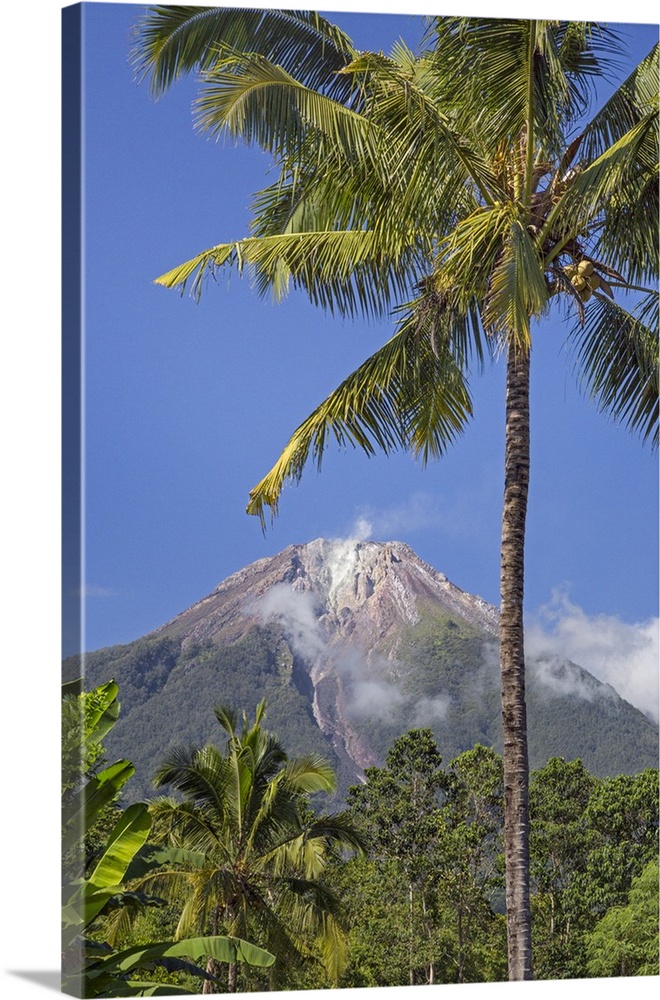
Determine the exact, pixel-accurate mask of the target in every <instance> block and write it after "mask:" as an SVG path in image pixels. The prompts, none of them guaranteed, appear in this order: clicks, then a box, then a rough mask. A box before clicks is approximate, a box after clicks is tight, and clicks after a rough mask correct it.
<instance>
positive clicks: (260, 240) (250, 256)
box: [156, 229, 414, 316]
mask: <svg viewBox="0 0 660 1000" xmlns="http://www.w3.org/2000/svg"><path fill="white" fill-rule="evenodd" d="M413 254H414V234H406V233H396V234H392V242H391V245H390V246H389V247H388V246H383V244H382V241H381V240H379V238H378V234H376V233H374V232H370V231H368V230H360V229H356V230H352V231H343V232H337V231H327V232H302V233H284V234H279V235H274V236H263V237H247V238H246V239H243V240H238V241H236V242H235V243H225V244H218V245H217V246H215V247H211V248H210V249H209V250H205V251H204V252H203V253H201V254H198V255H197V256H196V257H193V258H192V259H191V260H189V261H186V262H185V263H183V264H180V265H179V266H178V267H175V268H173V269H172V270H170V271H168V272H166V273H165V274H163V275H161V276H160V277H159V278H157V279H156V284H159V285H163V286H165V287H166V288H180V290H181V293H182V294H183V292H184V291H185V288H186V286H187V284H188V282H191V294H192V295H193V296H194V297H195V298H196V299H199V297H200V295H201V292H202V284H203V279H204V277H205V275H206V274H207V273H208V274H211V275H214V274H215V273H216V272H217V270H218V268H221V267H224V266H235V267H236V268H237V269H238V270H239V273H240V272H242V270H243V268H244V267H245V265H249V266H250V267H251V269H252V273H253V276H254V283H255V286H256V288H257V290H258V291H259V293H260V294H262V295H264V294H266V293H267V292H271V293H272V295H273V296H274V297H275V299H276V300H278V299H281V298H282V297H283V296H284V295H285V294H286V293H287V292H288V290H289V288H290V286H293V287H294V288H301V289H303V290H304V291H305V292H306V293H307V295H308V296H309V298H310V299H311V301H312V302H313V304H314V305H318V306H321V307H322V308H325V309H328V310H330V311H331V312H334V311H337V312H338V313H339V314H340V315H342V316H345V315H348V316H355V315H365V316H382V315H384V314H386V313H387V312H388V311H389V308H390V306H391V304H392V303H393V302H394V301H396V299H397V298H398V297H399V296H400V295H401V294H402V293H403V292H405V291H407V290H408V279H409V274H408V267H407V263H408V261H409V260H410V259H411V257H412V256H413Z"/></svg>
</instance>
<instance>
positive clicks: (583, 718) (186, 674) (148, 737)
mask: <svg viewBox="0 0 660 1000" xmlns="http://www.w3.org/2000/svg"><path fill="white" fill-rule="evenodd" d="M497 619H498V611H497V609H496V608H495V607H493V606H492V605H490V604H488V603H486V602H485V601H484V600H482V599H481V598H480V597H475V596H473V595H471V594H468V593H466V592H465V591H463V590H461V589H460V588H459V587H457V586H456V585H455V584H453V583H452V582H450V581H449V580H448V579H447V577H446V576H445V575H444V574H443V573H441V572H438V571H437V570H436V569H434V568H433V567H431V566H429V565H428V564H426V563H424V562H423V561H422V560H421V559H420V558H419V557H418V556H417V555H416V554H415V553H414V552H413V551H412V549H410V548H409V546H407V545H405V544H403V543H401V542H372V541H351V540H348V541H347V540H342V541H328V540H325V539H317V540H316V541H313V542H309V543H308V544H305V545H291V546H289V547H288V548H286V549H284V550H283V551H282V552H280V553H278V554H277V555H275V556H272V557H268V558H265V559H260V560H258V561H257V562H254V563H252V564H251V565H249V566H246V567H245V568H244V569H242V570H240V571H239V572H237V573H234V574H233V575H232V576H230V577H228V578H227V579H226V580H224V581H223V582H222V583H220V584H219V585H218V587H216V589H215V590H214V591H213V592H212V593H211V594H209V595H208V596H206V597H204V598H203V599H202V600H200V601H198V602H197V603H196V604H194V605H193V606H192V607H190V608H188V609H187V610H186V611H183V612H182V613H181V614H179V615H178V616H177V617H176V618H174V619H173V620H172V621H170V622H168V623H167V624H165V625H163V626H161V627H160V628H158V629H156V630H155V631H154V632H152V633H150V634H149V635H147V636H144V637H143V638H141V639H138V640H136V641H135V642H133V643H130V644H128V645H125V646H114V647H110V648H108V649H104V650H98V651H96V652H91V653H88V654H86V657H85V667H86V685H87V686H88V687H90V686H92V685H93V684H96V683H100V682H102V681H105V680H108V679H110V678H111V677H114V678H115V679H116V680H117V681H118V683H119V686H120V698H121V706H122V707H121V716H120V720H119V722H118V724H117V725H116V727H115V729H114V730H113V732H112V733H111V735H110V737H109V738H108V741H107V750H108V754H109V755H111V754H112V755H116V756H124V757H128V758H129V759H130V760H132V761H133V762H134V763H135V764H136V768H137V773H136V777H135V778H133V779H132V781H131V783H130V784H131V786H132V787H130V786H129V796H128V797H129V798H131V797H132V798H133V799H135V798H139V797H142V796H145V795H148V794H149V793H150V791H151V785H150V778H151V776H152V775H153V772H154V770H155V767H156V766H157V764H158V760H159V757H160V755H162V753H163V751H164V749H165V748H166V747H167V746H168V745H171V744H172V743H180V742H186V743H190V742H192V743H198V744H201V743H204V742H206V741H209V740H214V739H216V738H217V737H218V736H219V728H218V724H217V722H216V721H215V718H214V716H213V711H212V708H213V706H214V705H216V704H228V705H231V706H233V707H235V708H237V709H239V710H241V711H242V710H245V711H246V712H247V713H248V715H251V714H252V712H253V710H254V707H255V705H256V703H257V702H258V701H259V700H260V699H262V698H265V699H266V701H267V704H268V714H267V724H268V726H269V728H271V729H272V730H273V731H275V732H276V733H277V734H278V736H279V737H280V738H281V740H282V742H283V743H284V745H285V746H286V747H287V749H288V750H289V752H290V753H291V754H292V755H298V754H301V753H304V752H306V751H312V750H313V751H318V752H321V753H323V754H324V755H325V756H326V757H328V758H329V759H330V760H331V761H332V763H333V764H334V766H335V767H336V769H337V772H338V776H339V792H338V796H339V797H341V796H343V795H344V794H345V792H346V789H347V788H348V786H349V785H350V784H354V783H355V782H357V781H359V780H360V779H361V777H362V775H363V772H364V769H365V768H367V767H369V766H371V765H374V764H378V763H381V762H382V761H383V759H384V756H385V753H386V752H387V749H388V747H389V746H390V745H391V743H392V742H393V740H394V739H396V737H397V736H399V735H401V733H403V732H405V731H407V730H408V729H410V728H414V727H422V726H424V727H426V726H428V727H430V728H432V729H433V731H434V733H435V736H436V739H437V742H438V745H439V747H440V750H441V752H442V754H443V756H444V757H445V759H446V760H450V759H451V758H452V757H453V756H455V755H456V754H458V753H460V752H462V751H463V750H465V749H468V748H470V747H472V746H473V745H474V744H475V743H482V744H485V745H488V746H494V747H495V749H497V750H501V736H500V728H501V722H500V705H499V667H498V656H497ZM78 670H79V664H78V663H77V662H76V661H75V660H74V659H72V660H71V661H68V662H67V663H66V664H65V676H66V675H68V676H71V675H73V674H75V673H76V671H78ZM527 691H528V718H529V743H530V760H531V764H532V767H540V766H542V765H543V764H544V763H545V762H546V760H547V759H548V758H549V757H551V756H563V757H566V758H567V759H574V758H576V757H580V758H581V759H582V761H583V763H584V764H585V766H586V767H587V768H588V769H589V770H590V771H592V773H594V774H598V775H605V774H615V773H634V772H636V771H638V770H641V769H642V768H644V767H649V766H656V764H657V753H658V727H657V725H656V724H655V723H654V722H652V721H651V720H650V719H648V718H647V717H646V716H645V715H643V714H642V713H641V712H639V711H638V710H637V709H635V708H634V707H633V706H632V705H630V704H628V703H627V702H625V701H624V700H623V699H621V698H620V697H619V696H618V695H617V693H616V692H615V691H614V689H613V688H612V687H610V686H609V685H605V684H601V683H600V682H599V681H598V680H596V678H595V677H593V676H592V675H591V674H589V673H587V671H585V670H583V669H581V668H580V666H579V665H577V664H574V663H570V662H569V661H562V660H558V659H556V658H552V659H548V658H545V659H536V660H530V661H529V662H528V681H527Z"/></svg>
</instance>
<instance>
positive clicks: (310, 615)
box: [245, 583, 327, 660]
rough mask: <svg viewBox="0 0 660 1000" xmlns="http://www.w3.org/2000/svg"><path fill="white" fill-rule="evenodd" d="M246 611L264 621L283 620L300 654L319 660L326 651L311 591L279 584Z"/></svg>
mask: <svg viewBox="0 0 660 1000" xmlns="http://www.w3.org/2000/svg"><path fill="white" fill-rule="evenodd" d="M245 610H246V611H247V612H248V613H251V614H256V615H257V617H259V618H261V619H262V621H264V622H268V621H276V622H279V624H280V625H281V626H282V628H283V629H284V632H285V634H286V635H287V637H288V639H289V640H290V642H291V645H292V646H293V649H294V652H296V653H298V655H300V656H302V657H305V658H306V659H311V660H316V659H318V658H319V657H322V656H324V655H325V654H326V652H327V643H326V640H325V637H324V635H323V632H322V631H321V627H320V625H319V623H318V621H317V615H316V611H317V608H316V601H315V599H314V596H313V594H310V593H309V592H308V591H302V590H294V589H293V588H292V587H291V586H289V585H288V584H286V583H278V584H276V585H275V586H274V587H271V588H270V590H268V591H267V592H266V593H265V594H264V595H263V597H260V598H259V599H258V600H255V601H252V602H251V603H250V604H249V605H248V606H247V607H246V609H245Z"/></svg>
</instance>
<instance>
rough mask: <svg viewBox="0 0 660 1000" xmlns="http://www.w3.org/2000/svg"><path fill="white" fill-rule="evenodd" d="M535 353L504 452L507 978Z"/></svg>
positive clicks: (517, 356) (514, 381) (520, 802)
mask: <svg viewBox="0 0 660 1000" xmlns="http://www.w3.org/2000/svg"><path fill="white" fill-rule="evenodd" d="M529 360H530V359H529V351H528V350H521V349H519V348H516V347H515V346H514V345H511V346H510V348H509V356H508V360H507V384H506V448H505V482H504V503H503V508H502V548H501V563H500V590H501V606H500V668H501V674H502V725H503V737H504V857H505V864H506V913H507V939H508V964H509V979H515V980H520V979H531V978H532V942H531V913H530V905H529V764H528V759H527V717H526V709H525V650H524V636H523V590H524V554H525V519H526V514H527V495H528V488H529Z"/></svg>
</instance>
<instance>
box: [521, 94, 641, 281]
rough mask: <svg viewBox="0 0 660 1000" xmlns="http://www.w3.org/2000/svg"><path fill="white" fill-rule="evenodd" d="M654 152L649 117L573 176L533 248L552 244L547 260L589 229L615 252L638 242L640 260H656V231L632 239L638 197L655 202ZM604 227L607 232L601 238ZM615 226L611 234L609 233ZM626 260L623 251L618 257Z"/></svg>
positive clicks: (639, 210) (639, 218)
mask: <svg viewBox="0 0 660 1000" xmlns="http://www.w3.org/2000/svg"><path fill="white" fill-rule="evenodd" d="M657 149H658V118H657V114H656V113H649V114H648V115H646V116H645V117H643V118H642V119H640V120H639V121H638V122H637V123H636V124H635V125H633V127H632V128H631V129H630V130H629V131H627V132H626V133H624V135H623V136H621V138H619V139H618V140H617V141H616V142H615V143H614V144H613V145H612V146H610V147H609V148H608V149H606V150H605V151H604V152H603V153H601V155H600V156H599V157H598V158H597V159H596V160H594V161H593V162H592V163H590V164H589V165H588V166H586V167H585V168H584V169H580V170H577V171H576V172H575V174H574V176H573V177H572V178H571V180H570V182H569V183H567V185H566V187H565V190H564V192H563V194H561V196H560V197H558V198H557V200H556V202H555V205H554V207H553V209H552V211H551V212H550V213H549V215H548V218H547V220H546V223H545V225H544V227H543V229H542V231H541V233H540V234H539V237H538V240H539V243H543V242H544V241H545V239H546V238H547V237H548V236H552V237H553V238H555V239H556V240H557V242H556V245H555V249H554V251H553V253H551V254H549V258H551V257H552V256H553V254H554V255H556V253H557V252H558V251H559V250H560V249H561V248H562V247H563V246H565V245H566V244H567V243H568V242H569V241H570V240H571V239H574V238H575V237H576V236H578V234H580V233H581V232H584V231H587V232H588V231H589V229H590V227H594V229H595V231H596V232H597V234H598V236H599V238H601V239H602V240H608V241H609V243H610V244H612V243H615V244H618V245H619V246H620V247H625V246H626V243H627V241H628V239H632V240H633V242H634V243H637V244H638V243H639V241H640V240H641V239H643V240H644V248H645V252H646V256H647V257H648V259H649V260H657V229H656V230H655V234H653V232H652V231H651V230H649V227H648V225H643V226H642V230H641V233H638V232H636V227H635V225H634V222H639V221H643V214H644V210H643V209H642V206H643V205H644V204H645V201H644V194H645V193H646V194H647V195H648V196H650V198H651V200H653V198H654V192H655V200H656V201H657V177H658V152H657ZM608 213H609V215H608ZM605 223H608V229H607V230H606V231H605V232H602V230H603V226H604V225H605ZM617 223H618V225H617V228H616V229H612V226H613V225H614V224H617ZM624 223H627V224H625V225H624ZM639 253H643V248H642V247H639V248H638V250H637V254H638V255H639ZM626 255H627V254H626V251H625V250H624V251H623V253H621V254H620V256H621V257H625V256H626ZM549 258H548V259H549ZM637 263H639V262H637Z"/></svg>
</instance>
